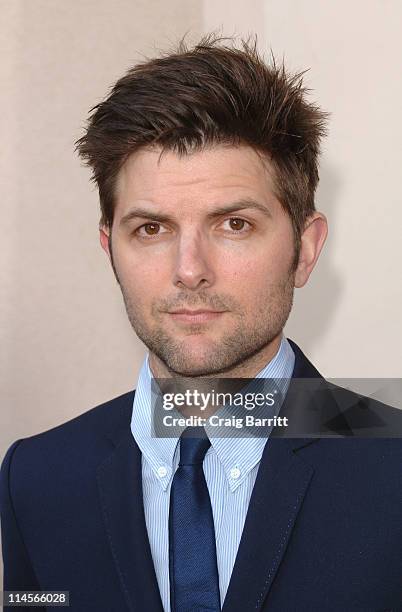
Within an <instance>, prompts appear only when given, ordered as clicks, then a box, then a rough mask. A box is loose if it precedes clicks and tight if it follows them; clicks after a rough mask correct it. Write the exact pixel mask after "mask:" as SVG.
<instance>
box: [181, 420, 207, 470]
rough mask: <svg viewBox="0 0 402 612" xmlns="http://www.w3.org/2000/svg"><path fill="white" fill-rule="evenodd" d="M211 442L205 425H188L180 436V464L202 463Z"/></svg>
mask: <svg viewBox="0 0 402 612" xmlns="http://www.w3.org/2000/svg"><path fill="white" fill-rule="evenodd" d="M210 446H211V442H210V441H209V438H208V437H207V435H206V433H205V429H204V428H203V427H187V429H185V430H184V432H183V433H182V435H181V438H180V463H179V465H200V464H201V465H202V462H203V461H204V457H205V453H206V452H207V450H208V448H209V447H210Z"/></svg>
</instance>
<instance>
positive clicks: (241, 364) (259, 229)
mask: <svg viewBox="0 0 402 612" xmlns="http://www.w3.org/2000/svg"><path fill="white" fill-rule="evenodd" d="M268 167H269V166H268V162H266V163H265V164H263V162H262V161H261V159H260V157H259V156H258V155H257V154H256V153H255V152H254V151H253V150H252V149H251V148H249V147H246V146H241V147H224V146H217V147H215V148H210V149H207V150H204V151H202V152H197V153H192V154H190V155H187V156H182V157H179V156H178V155H177V154H176V153H174V152H171V151H167V152H164V153H163V155H162V156H161V158H160V149H154V150H151V149H148V150H146V149H143V150H140V151H139V152H137V153H135V154H133V155H132V156H131V157H130V158H128V160H127V162H126V163H125V165H124V166H123V168H122V169H121V171H120V174H119V176H118V181H117V190H116V207H115V215H114V221H113V226H112V230H111V243H112V249H113V253H112V254H113V263H114V267H115V273H116V276H117V279H118V281H119V283H120V286H121V290H122V293H123V297H124V301H125V305H126V309H127V313H128V317H129V319H130V322H131V324H132V326H133V329H134V331H135V332H136V333H137V335H138V337H139V338H140V339H141V340H142V341H143V342H144V344H145V345H146V346H147V347H148V348H149V350H150V352H151V363H154V365H156V366H159V367H156V369H157V370H158V371H159V372H161V371H163V368H164V369H165V371H166V372H169V373H170V374H180V375H182V376H208V375H217V374H222V375H223V376H227V375H234V373H236V375H237V376H241V375H242V374H243V375H251V374H250V372H249V369H248V368H247V366H249V367H251V368H253V365H254V370H255V371H258V370H259V369H261V368H262V367H263V366H264V364H265V363H266V362H267V361H269V359H270V358H272V356H273V355H274V354H275V352H276V350H277V348H278V346H279V341H280V336H281V331H282V328H283V326H284V324H285V322H286V320H287V318H288V315H289V313H290V310H291V306H292V299H293V288H294V270H293V266H292V264H293V261H294V236H293V229H292V223H291V220H290V217H289V215H288V214H287V213H286V212H285V211H284V210H283V208H282V206H281V204H280V203H279V201H278V200H277V199H276V198H275V196H274V192H273V182H272V177H271V175H270V173H269V171H268V169H267V168H268ZM101 241H102V246H103V247H104V248H105V250H107V249H108V243H107V232H106V231H104V230H102V231H101ZM183 310H185V311H204V314H202V313H201V314H198V315H196V314H193V315H191V314H185V313H184V314H183V313H182V314H180V313H178V311H183ZM205 311H209V312H208V313H205ZM211 311H212V312H211ZM246 372H247V373H246ZM159 375H160V374H159Z"/></svg>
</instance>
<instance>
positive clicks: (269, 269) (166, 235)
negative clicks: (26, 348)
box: [1, 37, 402, 612]
mask: <svg viewBox="0 0 402 612" xmlns="http://www.w3.org/2000/svg"><path fill="white" fill-rule="evenodd" d="M325 119H326V115H325V113H323V112H322V111H320V110H319V109H318V108H317V107H315V106H314V105H312V104H311V103H308V102H307V101H306V99H305V92H304V90H303V88H302V87H301V79H300V76H293V77H291V76H289V75H288V74H287V73H286V71H285V70H284V68H280V67H277V66H276V65H275V64H274V65H272V66H267V65H265V64H264V62H263V61H262V60H261V59H260V57H259V56H258V54H257V51H256V49H255V47H252V46H250V45H248V44H243V47H242V48H241V49H237V48H235V47H234V46H225V45H224V44H222V42H221V41H219V40H214V39H213V38H212V37H206V38H205V39H203V40H202V41H201V42H200V44H199V45H198V46H196V47H194V48H192V49H187V48H185V46H184V45H181V46H180V48H179V49H178V51H177V53H172V54H169V55H166V56H164V57H161V58H157V59H153V60H149V61H146V62H145V63H143V64H140V65H138V66H136V67H134V68H132V69H131V70H130V71H129V72H128V73H127V74H126V75H125V76H124V77H123V78H121V79H120V80H119V81H118V82H117V83H116V85H115V87H114V88H113V90H112V92H111V94H110V95H109V97H108V98H107V99H106V100H105V101H103V102H102V103H101V104H99V105H97V107H95V108H94V109H93V113H92V115H91V118H90V121H89V124H88V128H87V130H86V133H85V135H84V136H83V138H81V139H80V141H79V142H78V150H79V153H80V154H81V156H82V157H83V158H84V159H85V160H86V161H87V163H88V164H89V165H90V167H91V168H92V170H93V178H94V180H95V181H96V183H97V186H98V188H99V194H100V203H101V210H102V217H101V222H100V241H101V245H102V248H103V249H104V250H105V251H106V253H107V255H108V257H109V258H110V261H111V265H112V267H113V271H114V274H115V277H116V279H117V282H118V283H119V285H120V288H121V291H122V294H123V298H124V302H125V305H126V309H127V314H128V317H129V319H130V322H131V324H132V327H133V329H134V331H135V332H136V334H137V335H138V337H139V338H140V339H141V340H142V341H143V342H144V344H145V345H146V346H147V347H148V349H149V353H148V354H147V357H146V359H145V361H144V364H143V367H142V369H141V373H140V376H139V380H138V384H137V388H136V391H135V392H129V393H127V394H125V395H123V396H121V397H118V398H115V399H113V400H111V401H109V402H107V403H105V404H103V405H101V406H98V407H96V408H94V409H92V410H90V411H88V412H86V413H85V414H83V415H81V416H79V417H78V418H75V419H73V420H71V421H69V422H68V423H65V424H63V425H61V426H59V427H56V428H54V429H52V430H50V431H47V432H44V433H42V434H39V435H36V436H33V437H31V438H27V439H23V440H18V441H17V442H15V443H14V444H13V445H12V447H11V448H10V449H9V451H8V453H7V455H6V458H5V460H4V462H3V467H2V498H1V500H2V525H3V527H2V529H3V554H4V560H5V586H4V588H5V589H7V590H29V591H32V590H46V591H52V590H53V591H56V590H68V591H69V592H70V607H71V608H72V609H73V610H74V611H78V610H79V611H85V612H88V611H92V610H105V611H107V612H110V611H114V610H115V611H119V612H121V611H123V610H135V611H140V612H148V611H150V612H162V610H166V611H167V610H174V611H176V612H190V611H200V610H209V611H212V610H220V609H223V610H224V611H225V612H248V611H251V610H255V611H256V610H270V611H271V610H272V611H275V610H278V611H281V612H283V611H291V610H309V611H311V610H320V611H321V610H342V611H343V610H385V609H389V610H391V609H392V610H397V609H402V607H401V605H402V552H401V551H402V522H401V521H400V504H401V470H400V467H401V455H402V452H401V444H400V442H399V441H398V440H392V439H383V440H380V439H370V440H361V439H358V440H357V439H354V437H353V439H351V438H350V435H349V434H350V433H351V430H350V428H349V425H350V419H348V410H347V409H346V410H343V409H342V408H340V407H339V402H338V403H337V402H336V401H335V400H334V399H333V395H331V392H330V390H329V389H328V388H324V390H323V389H322V387H321V384H322V382H323V379H322V378H321V376H320V374H319V373H318V372H317V370H316V369H315V368H314V366H313V365H312V364H311V363H310V362H309V361H308V360H307V358H306V357H305V356H304V355H303V353H302V352H301V350H300V349H299V348H298V347H297V346H296V345H295V344H294V343H293V342H291V341H288V340H287V339H286V338H285V337H284V336H283V328H284V325H285V323H286V320H287V318H288V316H289V313H290V310H291V307H292V299H293V291H294V287H302V286H304V285H305V284H306V282H307V281H308V278H309V276H310V273H311V272H312V270H313V268H314V266H315V264H316V262H317V259H318V257H319V254H320V251H321V249H322V246H323V244H324V241H325V238H326V234H327V222H326V219H325V217H324V215H323V214H322V213H319V212H317V211H316V210H315V204H314V193H315V190H316V186H317V182H318V171H317V164H318V154H319V144H320V139H321V137H322V136H323V134H324V127H325ZM244 378H247V379H252V380H255V381H258V380H263V381H264V380H271V381H276V382H278V381H282V383H283V384H284V387H283V386H282V387H281V391H282V400H283V401H282V400H281V402H280V405H279V408H280V414H281V415H287V414H290V417H289V419H290V420H291V417H293V415H299V417H300V414H303V415H304V414H308V416H309V418H310V417H311V415H313V417H314V423H315V425H316V424H317V423H318V427H319V431H321V432H322V428H324V429H325V431H326V432H327V433H328V432H329V433H333V434H334V435H335V437H337V439H330V437H327V436H309V435H306V437H300V435H297V434H298V433H300V432H299V430H298V431H296V432H295V436H294V437H289V436H283V435H281V430H280V427H279V426H275V427H274V426H271V427H265V428H263V435H258V436H236V435H235V433H234V432H231V435H229V436H223V435H222V436H214V435H213V434H211V427H209V428H208V426H207V425H205V427H197V426H195V427H192V426H187V425H185V426H184V427H182V428H181V430H180V433H182V432H183V435H180V437H179V434H178V435H176V436H169V435H168V434H167V435H165V436H159V437H156V436H155V435H153V434H152V425H154V422H153V418H152V416H153V415H154V413H153V410H154V407H153V406H152V404H151V396H152V392H151V391H152V389H151V383H152V380H153V379H157V380H161V381H163V380H167V381H170V383H171V384H173V387H174V388H176V387H175V385H177V388H178V389H181V388H182V387H183V384H184V382H185V381H193V382H200V383H203V382H205V380H206V379H208V380H215V381H217V382H219V381H221V380H223V379H233V380H237V379H244ZM290 379H291V380H290ZM297 379H309V380H313V381H316V382H318V385H319V386H320V389H318V390H317V389H316V390H315V391H314V394H313V395H314V397H313V400H311V402H310V400H308V401H307V402H305V401H304V398H302V397H301V395H299V393H298V392H296V393H295V391H294V388H295V387H294V381H296V380H297ZM283 381H284V382H283ZM161 384H162V383H161ZM280 384H281V383H280V382H278V385H279V386H280ZM289 384H290V386H289ZM275 390H276V389H275ZM317 397H319V398H320V399H319V402H318V410H317V409H316V406H317V404H314V401H316V400H317ZM351 397H353V398H355V396H351V395H350V394H348V395H347V399H346V404H347V407H348V408H350V407H351V406H352V408H353V410H354V412H353V414H354V415H355V414H356V411H357V412H359V410H360V412H362V413H364V414H367V404H365V403H364V402H363V405H362V403H361V398H359V400H360V404H357V403H356V401H355V399H353V400H351ZM289 398H292V399H289ZM355 403H356V406H359V407H355V406H354V404H355ZM312 406H314V408H312ZM293 408H295V409H296V410H295V412H292V409H293ZM155 410H156V409H155ZM303 410H306V413H304V412H302V411H303ZM151 412H152V414H151ZM213 413H214V411H209V412H208V415H209V416H210V415H213ZM182 414H186V407H184V408H183V412H182ZM317 414H318V417H317V418H316V416H315V415H317ZM303 419H304V416H303ZM303 419H301V420H303ZM317 419H318V420H317ZM310 426H311V422H309V427H310ZM282 431H283V430H282Z"/></svg>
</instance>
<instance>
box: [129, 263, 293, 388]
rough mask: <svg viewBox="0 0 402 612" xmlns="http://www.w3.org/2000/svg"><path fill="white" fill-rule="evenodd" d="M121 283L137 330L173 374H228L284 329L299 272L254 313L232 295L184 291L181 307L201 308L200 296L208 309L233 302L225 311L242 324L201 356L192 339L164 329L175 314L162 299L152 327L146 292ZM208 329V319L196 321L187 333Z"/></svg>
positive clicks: (270, 293) (272, 290)
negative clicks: (138, 293) (144, 312)
mask: <svg viewBox="0 0 402 612" xmlns="http://www.w3.org/2000/svg"><path fill="white" fill-rule="evenodd" d="M119 284H120V288H121V291H122V295H123V299H124V303H125V307H126V311H127V315H128V319H129V321H130V323H131V326H132V328H133V330H134V332H135V333H136V334H137V336H138V337H139V338H140V340H142V342H143V343H144V344H145V346H147V348H148V349H149V351H150V352H151V353H154V354H155V355H156V356H157V357H158V358H159V359H160V360H161V361H162V362H163V364H164V365H165V367H166V368H167V369H168V371H169V372H170V373H171V375H173V376H175V375H177V376H183V377H203V376H205V377H208V376H216V375H219V374H220V375H223V376H225V374H226V375H227V374H228V372H229V371H230V370H231V369H233V368H235V367H236V368H237V367H239V366H241V365H242V364H244V363H245V362H248V363H249V362H250V361H251V360H253V359H255V358H256V356H258V354H259V353H261V352H262V351H263V350H264V349H266V348H267V347H268V346H269V345H270V344H271V343H272V341H273V340H274V339H275V338H276V337H277V336H278V335H279V334H280V333H281V331H282V330H283V328H284V326H285V324H286V321H287V320H288V317H289V314H290V311H291V309H292V305H293V294H294V271H293V269H292V270H291V271H290V272H289V274H288V276H287V277H286V279H285V280H283V281H282V282H280V283H277V284H275V285H273V284H271V285H270V286H268V287H266V288H265V291H264V293H265V299H264V298H262V299H261V300H260V301H259V304H258V306H257V307H256V310H255V312H253V315H252V317H248V318H247V316H246V315H245V313H244V312H242V310H241V308H240V307H239V305H238V304H237V302H236V301H235V300H234V299H233V298H232V297H231V296H215V299H213V298H211V296H210V295H209V294H206V293H203V292H200V293H198V294H190V295H185V294H184V292H183V295H182V296H180V295H179V296H178V297H179V299H180V303H179V304H180V306H179V307H182V308H184V307H188V306H194V308H199V307H200V301H202V303H203V305H204V304H205V305H207V307H208V308H217V309H219V304H225V305H226V306H229V308H228V310H229V311H230V312H229V313H228V314H223V315H222V316H223V317H225V316H229V317H232V318H233V316H235V317H236V321H237V323H236V325H235V326H234V327H232V328H231V329H230V331H228V332H226V333H224V334H223V335H222V336H221V337H220V338H219V339H217V340H216V341H211V342H210V343H209V344H208V347H207V348H205V349H204V350H203V352H202V354H200V350H197V354H196V355H194V350H193V349H191V348H190V347H189V343H188V342H187V341H186V339H183V340H176V339H175V338H174V337H173V336H172V335H171V334H170V333H168V332H167V331H166V329H165V328H164V326H163V317H167V316H169V315H166V314H162V313H161V310H163V308H164V303H163V301H162V300H161V301H158V303H154V304H153V305H152V308H151V313H152V317H151V318H152V319H153V320H154V321H155V325H154V326H152V327H151V326H149V325H148V324H147V323H146V321H145V318H144V316H143V315H142V306H141V297H140V296H138V297H137V296H131V295H130V293H129V291H127V290H126V288H124V287H123V285H122V284H121V283H120V281H119ZM182 298H184V299H182ZM195 301H196V303H194V302H195ZM192 302H193V303H192ZM236 306H237V308H236ZM175 307H176V304H175ZM203 331H205V326H203V325H202V324H200V325H192V327H191V330H190V329H189V332H188V334H187V335H193V334H197V333H202V332H203ZM206 333H207V332H206Z"/></svg>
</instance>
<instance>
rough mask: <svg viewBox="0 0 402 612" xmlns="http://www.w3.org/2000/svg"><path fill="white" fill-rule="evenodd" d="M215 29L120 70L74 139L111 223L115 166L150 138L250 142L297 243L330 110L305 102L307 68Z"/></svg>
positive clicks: (183, 145) (182, 144) (186, 143)
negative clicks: (265, 165) (291, 66)
mask: <svg viewBox="0 0 402 612" xmlns="http://www.w3.org/2000/svg"><path fill="white" fill-rule="evenodd" d="M227 40H228V39H227V38H221V37H218V36H216V35H214V34H209V35H207V36H205V37H203V38H202V39H201V40H200V42H199V43H198V44H197V45H196V46H194V47H192V48H188V47H187V46H186V44H185V43H184V42H183V41H181V42H180V43H179V45H178V48H177V50H175V51H174V52H171V53H168V54H165V55H162V56H161V57H158V58H154V59H147V60H146V61H145V62H143V63H140V64H138V65H136V66H134V67H133V68H131V69H130V70H128V72H127V73H126V74H125V75H124V76H123V77H122V78H120V79H119V80H118V81H117V83H116V84H115V85H114V87H113V88H112V90H111V93H110V95H109V96H108V97H107V98H106V99H105V100H104V101H103V102H101V103H100V104H97V105H96V106H95V107H94V108H92V109H91V111H90V113H91V114H90V116H89V120H88V125H87V129H86V132H85V134H84V136H83V137H82V138H80V139H79V140H78V141H77V143H76V147H77V150H78V152H79V155H80V156H81V158H82V159H84V160H85V162H86V164H87V165H88V166H90V167H91V168H92V171H93V174H92V180H94V181H95V182H96V184H97V186H98V189H99V196H100V205H101V211H102V216H101V220H100V223H101V224H102V225H106V226H109V227H111V226H112V223H113V213H114V193H115V183H116V178H117V174H118V172H119V170H120V168H121V167H122V165H123V164H124V162H125V161H126V159H127V157H128V156H129V155H131V154H132V153H134V152H135V151H137V150H138V149H140V148H141V147H145V146H160V147H161V148H162V150H169V149H170V150H173V151H176V152H177V153H179V154H180V155H182V154H187V153H190V152H192V151H197V150H200V149H202V148H203V147H207V146H209V145H215V144H219V143H222V144H232V145H239V144H246V145H249V146H250V147H252V148H253V149H254V150H255V151H256V152H258V153H260V154H263V156H264V155H265V156H267V158H268V159H269V161H270V163H271V165H272V167H273V169H274V185H275V195H276V197H277V198H278V200H279V201H280V202H281V204H282V206H283V207H284V208H285V210H287V212H288V213H289V215H290V217H291V220H292V223H293V228H294V235H295V243H296V244H295V247H296V248H295V250H296V254H298V252H299V247H300V236H301V233H302V231H303V226H304V223H305V220H306V218H307V217H308V216H309V215H310V214H311V213H312V212H313V211H314V210H315V205H314V193H315V190H316V187H317V183H318V155H319V145H320V140H321V137H322V136H324V135H325V133H326V131H325V124H326V118H327V113H325V112H323V111H321V110H320V109H319V108H318V107H317V106H315V105H313V104H311V103H309V102H307V100H306V95H305V94H306V91H307V90H306V89H305V88H304V87H303V81H302V76H303V74H304V72H301V73H298V74H294V75H289V74H288V73H287V72H286V71H285V67H284V65H283V64H282V65H281V66H278V65H277V64H276V62H275V59H274V58H273V57H272V61H271V64H270V65H268V64H266V63H265V62H264V61H263V59H262V58H261V57H260V56H259V54H258V52H257V49H256V38H254V41H253V42H251V43H250V40H248V41H244V40H242V41H241V48H238V47H236V46H235V44H234V41H233V39H229V41H230V44H227V43H226V41H227Z"/></svg>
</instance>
